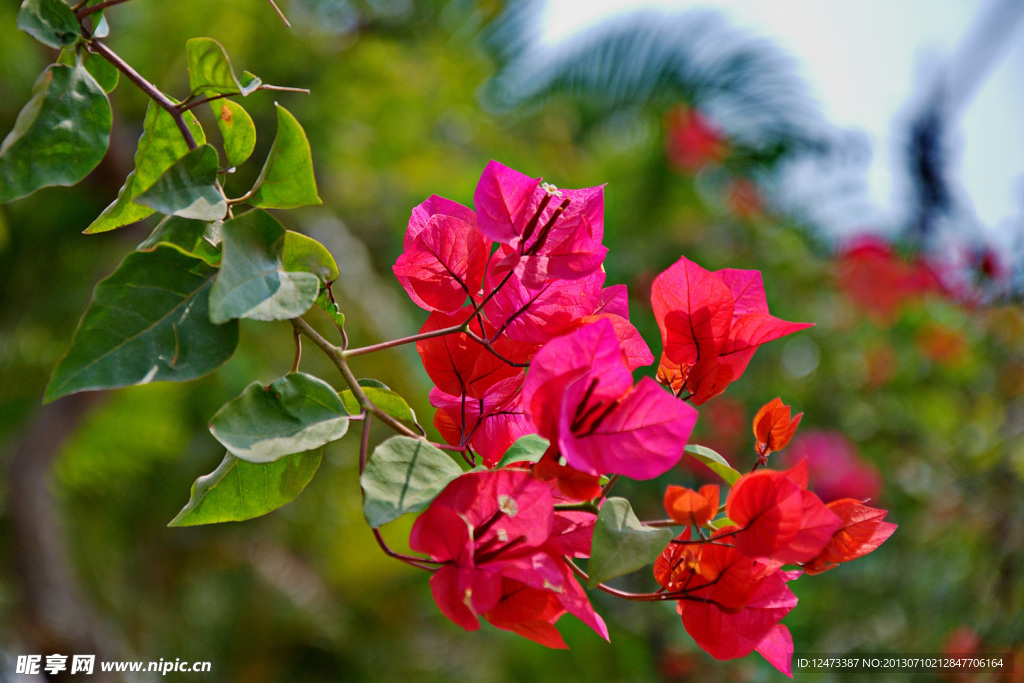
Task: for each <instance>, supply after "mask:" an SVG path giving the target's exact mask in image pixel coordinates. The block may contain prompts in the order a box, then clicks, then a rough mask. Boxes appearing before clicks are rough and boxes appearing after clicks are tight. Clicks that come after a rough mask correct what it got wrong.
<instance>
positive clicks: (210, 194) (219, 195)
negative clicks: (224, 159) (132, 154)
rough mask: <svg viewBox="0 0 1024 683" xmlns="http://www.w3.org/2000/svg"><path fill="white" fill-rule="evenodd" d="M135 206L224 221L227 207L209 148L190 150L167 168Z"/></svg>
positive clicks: (137, 198) (211, 151)
mask: <svg viewBox="0 0 1024 683" xmlns="http://www.w3.org/2000/svg"><path fill="white" fill-rule="evenodd" d="M135 202H136V203H137V204H142V205H143V206H148V207H149V208H151V209H153V210H155V211H159V212H160V213H163V214H168V215H175V216H181V217H182V218H195V219H198V220H204V221H215V220H220V219H222V218H224V214H225V213H227V210H228V203H227V199H226V198H225V197H224V193H223V192H221V191H220V188H219V187H218V186H217V150H215V149H214V148H213V147H211V146H210V145H200V146H199V147H196V148H195V149H193V150H191V151H190V152H188V153H187V154H185V156H183V157H182V158H180V159H178V160H177V161H175V162H174V163H173V164H171V167H170V168H168V169H167V170H166V171H164V174H163V175H161V176H160V177H159V178H157V179H156V182H154V183H153V184H152V185H151V186H150V187H149V189H148V190H146V191H145V192H143V193H141V194H140V195H139V196H138V197H136V198H135Z"/></svg>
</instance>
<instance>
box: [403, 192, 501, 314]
mask: <svg viewBox="0 0 1024 683" xmlns="http://www.w3.org/2000/svg"><path fill="white" fill-rule="evenodd" d="M490 249H491V242H490V240H488V239H486V238H485V237H484V236H483V234H481V233H480V231H479V230H477V228H476V216H475V215H474V213H473V212H472V211H471V210H470V209H467V208H466V207H464V206H462V205H461V204H458V203H456V202H453V201H449V200H447V199H444V198H442V197H438V196H436V195H435V196H432V197H430V199H428V200H427V201H425V202H423V203H422V204H420V205H419V206H417V207H416V208H415V209H413V212H412V217H411V218H410V219H409V227H408V229H407V230H406V233H405V241H404V244H403V251H402V255H401V256H399V257H398V261H397V262H396V263H395V265H394V267H393V270H394V273H395V277H397V278H398V281H399V282H400V283H401V285H402V287H403V288H404V289H405V291H406V292H407V293H408V294H409V297H410V298H411V299H412V300H413V302H414V303H415V304H416V305H417V306H419V307H421V308H424V309H426V310H428V311H442V312H445V313H453V312H455V311H457V310H459V309H460V308H462V306H463V304H465V303H466V299H467V297H469V296H473V295H475V294H477V293H478V292H479V290H480V285H481V283H482V282H483V278H484V269H485V268H486V266H487V260H488V257H489V255H490Z"/></svg>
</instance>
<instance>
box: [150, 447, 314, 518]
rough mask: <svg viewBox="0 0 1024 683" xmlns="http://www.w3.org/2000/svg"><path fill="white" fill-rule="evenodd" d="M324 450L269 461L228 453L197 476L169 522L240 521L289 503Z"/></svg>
mask: <svg viewBox="0 0 1024 683" xmlns="http://www.w3.org/2000/svg"><path fill="white" fill-rule="evenodd" d="M323 450H324V449H323V448H322V447H321V448H317V449H316V450H311V451H307V452H305V453H295V454H293V455H289V456H286V457H284V458H281V459H280V460H277V461H275V462H269V463H252V462H246V461H244V460H239V459H238V458H236V457H235V456H233V455H231V454H230V453H228V454H227V455H225V456H224V460H222V461H221V463H220V465H219V466H218V467H217V469H215V470H214V471H213V472H210V473H209V474H207V475H204V476H202V477H199V478H198V479H196V481H195V483H194V484H192V495H191V497H190V498H189V501H188V504H187V505H185V507H184V508H182V509H181V512H179V513H178V515H177V516H176V517H175V518H174V519H172V520H171V522H170V524H168V525H167V526H196V525H198V524H217V523H219V522H241V521H243V520H246V519H252V518H253V517H259V516H261V515H265V514H267V513H268V512H272V511H274V510H276V509H278V508H280V507H282V506H284V505H287V504H288V503H290V502H292V501H293V500H295V498H296V497H297V496H298V495H299V494H300V493H302V491H303V489H305V488H306V486H307V485H308V484H309V482H310V481H312V479H313V475H314V474H316V471H317V469H318V468H319V467H320V460H321V458H322V456H323Z"/></svg>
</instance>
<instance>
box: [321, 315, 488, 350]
mask: <svg viewBox="0 0 1024 683" xmlns="http://www.w3.org/2000/svg"><path fill="white" fill-rule="evenodd" d="M468 323H469V321H468V320H467V321H466V322H465V323H462V324H461V325H452V326H451V327H442V328H441V329H438V330H431V331H430V332H421V333H419V334H413V335H410V336H408V337H400V338H399V339H392V340H390V341H386V342H381V343H380V344H372V345H370V346H360V347H358V348H355V349H348V350H347V351H342V352H341V354H342V358H350V357H352V356H362V355H365V354H367V353H375V352H377V351H383V350H385V349H391V348H394V347H396V346H402V345H403V344H413V343H415V342H418V341H421V340H423V339H433V338H434V337H443V336H445V335H446V334H455V333H456V332H464V331H465V330H466V325H467V324H468Z"/></svg>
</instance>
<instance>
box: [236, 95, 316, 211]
mask: <svg viewBox="0 0 1024 683" xmlns="http://www.w3.org/2000/svg"><path fill="white" fill-rule="evenodd" d="M247 201H248V202H249V203H250V204H252V205H253V206H259V207H262V208H265V209H294V208H296V207H299V206H307V205H311V204H320V203H321V201H320V195H318V194H317V191H316V179H315V178H314V177H313V155H312V152H311V151H310V149H309V140H307V139H306V133H305V131H303V130H302V126H301V125H299V122H298V120H297V119H296V118H295V117H294V116H292V115H291V113H290V112H289V111H288V110H287V109H285V108H284V107H282V106H281V105H277V136H276V137H275V138H274V144H273V146H271V148H270V154H269V155H268V156H267V161H266V163H265V164H264V166H263V170H262V171H260V176H259V178H257V179H256V184H255V185H254V186H253V189H252V190H251V191H250V194H249V198H248V200H247Z"/></svg>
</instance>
